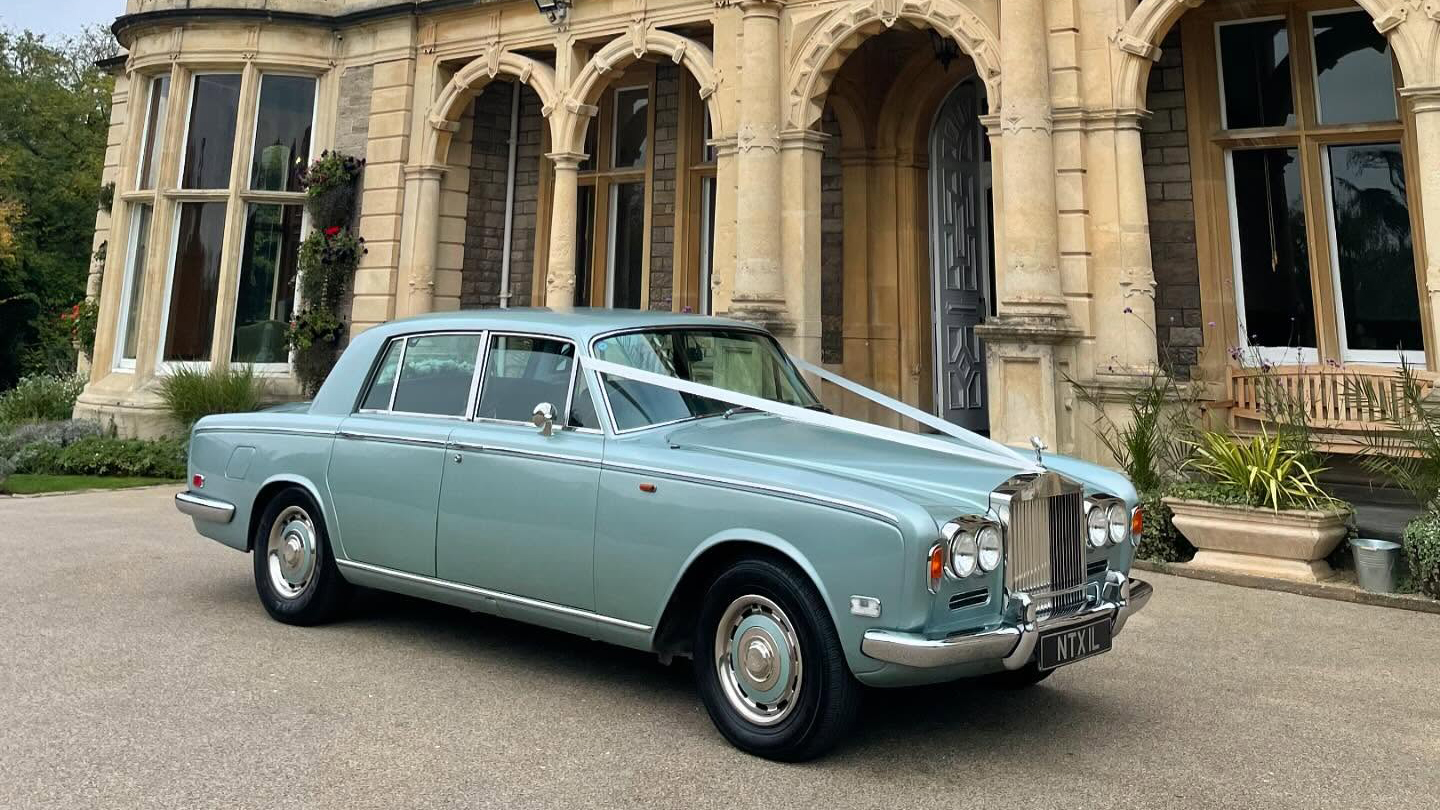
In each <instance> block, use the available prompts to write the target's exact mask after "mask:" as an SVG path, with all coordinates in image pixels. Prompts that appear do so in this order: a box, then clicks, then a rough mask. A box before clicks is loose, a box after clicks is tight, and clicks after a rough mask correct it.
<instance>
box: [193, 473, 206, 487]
mask: <svg viewBox="0 0 1440 810" xmlns="http://www.w3.org/2000/svg"><path fill="white" fill-rule="evenodd" d="M190 486H191V488H193V489H203V488H204V487H205V476H203V475H201V474H200V473H195V474H194V475H192V476H190Z"/></svg>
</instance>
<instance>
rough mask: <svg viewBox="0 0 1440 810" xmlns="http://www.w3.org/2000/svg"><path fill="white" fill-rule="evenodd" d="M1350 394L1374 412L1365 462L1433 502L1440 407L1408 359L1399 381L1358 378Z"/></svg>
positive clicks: (1439, 458)
mask: <svg viewBox="0 0 1440 810" xmlns="http://www.w3.org/2000/svg"><path fill="white" fill-rule="evenodd" d="M1345 396H1346V398H1347V399H1348V400H1349V401H1350V402H1351V403H1352V404H1356V405H1358V406H1360V408H1361V409H1362V410H1363V411H1364V412H1365V413H1368V414H1370V415H1371V419H1372V421H1371V422H1370V424H1369V425H1368V426H1367V427H1366V428H1365V429H1364V431H1363V433H1362V436H1363V440H1364V443H1365V446H1364V450H1363V451H1362V452H1361V454H1360V461H1361V463H1362V464H1364V465H1365V468H1366V469H1367V470H1369V471H1370V472H1371V473H1373V474H1375V475H1376V476H1377V477H1379V478H1388V479H1390V480H1392V481H1394V482H1395V483H1396V484H1399V485H1400V486H1401V487H1404V488H1405V489H1406V490H1409V492H1410V494H1411V495H1412V496H1413V497H1414V498H1415V502H1416V503H1419V504H1431V502H1432V499H1434V498H1435V496H1436V493H1437V492H1440V411H1437V410H1436V409H1435V408H1434V407H1432V406H1431V405H1430V403H1429V402H1428V401H1427V399H1428V396H1429V392H1428V391H1427V389H1426V387H1425V386H1424V385H1422V384H1421V381H1420V378H1419V376H1418V375H1417V374H1416V373H1415V369H1414V368H1413V367H1411V365H1410V364H1409V363H1402V364H1401V366H1400V378H1399V379H1398V380H1376V379H1365V378H1359V377H1353V378H1351V379H1349V380H1347V381H1346V386H1345Z"/></svg>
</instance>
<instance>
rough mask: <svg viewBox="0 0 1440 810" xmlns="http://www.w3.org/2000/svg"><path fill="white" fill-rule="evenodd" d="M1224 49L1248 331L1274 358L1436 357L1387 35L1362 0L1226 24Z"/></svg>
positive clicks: (1223, 88) (1218, 62)
mask: <svg viewBox="0 0 1440 810" xmlns="http://www.w3.org/2000/svg"><path fill="white" fill-rule="evenodd" d="M1312 8H1313V7H1312ZM1214 48H1215V66H1216V69H1217V72H1218V89H1219V96H1220V98H1219V105H1218V118H1219V125H1220V127H1219V131H1218V132H1215V133H1214V134H1212V135H1210V137H1211V138H1212V140H1213V141H1214V142H1215V144H1216V145H1217V146H1218V147H1220V148H1221V149H1222V150H1223V154H1224V170H1225V183H1226V190H1227V193H1228V206H1227V208H1228V211H1227V213H1228V221H1229V230H1230V254H1231V260H1232V262H1233V265H1234V267H1233V273H1234V290H1235V307H1236V314H1237V320H1238V338H1239V345H1240V346H1241V347H1244V348H1246V349H1248V350H1250V351H1249V352H1248V356H1253V357H1255V358H1259V359H1264V360H1267V361H1270V362H1287V363H1293V362H1302V363H1304V362H1316V361H1318V360H1319V359H1321V358H1322V357H1323V358H1325V359H1327V360H1335V361H1356V362H1375V363H1397V362H1400V361H1401V360H1402V359H1408V360H1411V361H1415V362H1423V361H1424V339H1423V335H1422V320H1421V314H1420V296H1419V286H1418V285H1419V281H1418V278H1417V273H1416V267H1417V261H1416V256H1415V246H1414V244H1413V242H1412V238H1411V212H1410V204H1409V198H1408V195H1407V191H1406V189H1407V183H1406V165H1405V150H1404V148H1403V143H1404V139H1405V127H1404V124H1403V122H1402V120H1401V117H1400V112H1401V110H1400V106H1399V104H1398V103H1397V96H1396V91H1395V88H1396V84H1397V82H1396V68H1395V64H1394V59H1393V57H1392V55H1391V52H1390V49H1389V44H1388V42H1387V41H1386V39H1385V37H1384V35H1382V34H1380V33H1379V32H1378V31H1376V29H1375V26H1374V24H1373V20H1372V19H1371V17H1370V16H1369V14H1367V13H1366V12H1364V11H1362V10H1360V9H1358V8H1355V7H1353V6H1352V7H1345V8H1338V9H1324V10H1310V9H1306V8H1298V7H1295V8H1291V9H1290V10H1288V11H1287V13H1286V14H1284V15H1280V16H1274V17H1262V18H1249V19H1236V20H1221V21H1219V22H1217V23H1215V26H1214Z"/></svg>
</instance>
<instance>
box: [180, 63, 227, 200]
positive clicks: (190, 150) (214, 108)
mask: <svg viewBox="0 0 1440 810" xmlns="http://www.w3.org/2000/svg"><path fill="white" fill-rule="evenodd" d="M239 109H240V74H238V73H222V74H215V75H200V76H196V77H195V92H194V96H193V98H192V99H191V101H190V129H189V131H188V132H187V134H186V138H185V165H184V167H183V169H182V171H181V174H180V186H181V187H182V188H225V187H226V186H228V185H230V157H231V155H233V154H234V153H235V117H236V115H237V114H238V113H239Z"/></svg>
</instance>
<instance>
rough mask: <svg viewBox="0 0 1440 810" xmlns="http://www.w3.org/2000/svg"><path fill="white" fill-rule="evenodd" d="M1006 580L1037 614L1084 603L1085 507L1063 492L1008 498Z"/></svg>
mask: <svg viewBox="0 0 1440 810" xmlns="http://www.w3.org/2000/svg"><path fill="white" fill-rule="evenodd" d="M1005 584H1006V586H1007V587H1009V589H1010V590H1012V591H1023V592H1025V593H1028V594H1030V595H1031V596H1032V597H1033V598H1034V599H1035V609H1036V610H1037V611H1038V612H1039V613H1040V614H1041V615H1047V614H1054V613H1063V612H1065V611H1068V610H1071V609H1073V608H1076V607H1079V606H1080V605H1081V604H1082V603H1084V601H1085V506H1084V501H1083V499H1082V496H1081V493H1079V492H1066V493H1062V494H1058V495H1051V496H1049V497H1037V498H1031V499H1029V500H1025V499H1021V498H1016V499H1014V500H1013V501H1011V502H1010V533H1009V537H1008V538H1007V548H1006V568H1005Z"/></svg>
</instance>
